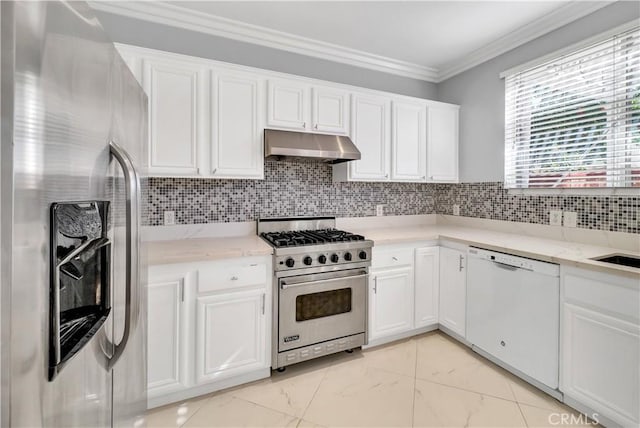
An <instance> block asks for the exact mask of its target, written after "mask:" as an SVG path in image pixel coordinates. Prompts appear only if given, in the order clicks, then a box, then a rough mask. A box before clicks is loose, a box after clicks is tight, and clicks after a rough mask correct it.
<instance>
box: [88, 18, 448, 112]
mask: <svg viewBox="0 0 640 428" xmlns="http://www.w3.org/2000/svg"><path fill="white" fill-rule="evenodd" d="M96 14H97V15H98V19H99V20H100V23H102V26H103V27H104V29H105V30H106V32H107V33H108V34H109V36H110V37H111V39H112V40H113V41H114V42H119V43H127V44H131V45H135V46H142V47H146V48H152V49H159V50H164V51H169V52H175V53H181V54H185V55H192V56H198V57H203V58H209V59H214V60H218V61H224V62H230V63H234V64H242V65H247V66H251V67H258V68H263V69H267V70H274V71H279V72H283V73H291V74H296V75H299V76H306V77H311V78H315V79H322V80H329V81H332V82H339V83H344V84H348V85H355V86H361V87H364V88H371V89H377V90H381V91H389V92H394V93H398V94H404V95H409V96H414V97H421V98H429V99H436V85H435V84H433V83H429V82H424V81H422V80H417V79H411V78H407V77H400V76H394V75H391V74H387V73H382V72H378V71H373V70H367V69H363V68H359V67H354V66H350V65H346V64H340V63H335V62H332V61H327V60H323V59H318V58H312V57H308V56H304V55H298V54H295V53H290V52H285V51H281V50H278V49H272V48H267V47H263V46H258V45H253V44H250V43H244V42H239V41H235V40H230V39H225V38H222V37H216V36H211V35H208V34H203V33H198V32H194V31H188V30H183V29H180V28H174V27H169V26H165V25H161V24H155V23H151V22H146V21H142V20H137V19H132V18H126V17H123V16H119V15H114V14H109V13H105V12H100V11H96Z"/></svg>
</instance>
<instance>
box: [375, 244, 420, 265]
mask: <svg viewBox="0 0 640 428" xmlns="http://www.w3.org/2000/svg"><path fill="white" fill-rule="evenodd" d="M412 264H413V248H399V249H394V250H389V249H385V250H377V249H376V248H375V247H374V248H373V253H372V256H371V267H372V268H374V269H378V268H387V267H391V268H393V267H396V266H405V265H409V266H410V265H412Z"/></svg>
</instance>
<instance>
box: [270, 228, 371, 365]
mask: <svg viewBox="0 0 640 428" xmlns="http://www.w3.org/2000/svg"><path fill="white" fill-rule="evenodd" d="M335 224H336V220H335V217H303V218H279V219H260V220H258V234H259V235H260V236H261V237H262V238H263V239H264V240H266V241H267V242H268V243H269V244H271V246H273V247H274V256H273V266H274V276H273V290H274V291H273V337H272V344H273V346H272V359H271V367H272V368H274V369H278V370H280V371H282V370H284V367H286V366H288V365H291V364H295V363H298V362H301V361H305V360H309V359H311V358H316V357H320V356H323V355H328V354H333V353H335V352H340V351H349V350H352V349H354V348H357V347H360V346H362V345H365V344H366V343H367V328H366V327H367V284H368V276H369V266H370V265H371V247H372V246H373V242H372V241H370V240H366V239H364V237H363V236H361V235H355V234H352V233H349V232H344V231H341V230H336V229H335Z"/></svg>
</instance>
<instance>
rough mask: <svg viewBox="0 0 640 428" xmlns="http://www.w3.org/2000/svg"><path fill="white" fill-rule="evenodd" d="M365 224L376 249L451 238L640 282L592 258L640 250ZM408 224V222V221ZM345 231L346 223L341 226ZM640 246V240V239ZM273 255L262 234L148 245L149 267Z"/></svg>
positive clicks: (636, 273) (356, 229)
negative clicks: (626, 277)
mask: <svg viewBox="0 0 640 428" xmlns="http://www.w3.org/2000/svg"><path fill="white" fill-rule="evenodd" d="M360 223H362V224H363V225H364V226H356V225H355V224H348V225H345V226H348V227H346V230H349V232H353V233H357V234H361V235H364V236H365V238H367V239H371V240H373V241H374V243H375V246H380V245H392V244H402V243H409V242H417V241H430V240H436V239H446V240H450V241H454V242H458V243H461V244H465V245H473V246H477V247H481V248H486V249H488V250H494V251H500V252H505V253H510V254H514V255H518V256H522V257H529V258H532V259H537V260H542V261H548V262H553V263H559V264H567V265H572V266H576V267H582V268H589V269H594V270H598V271H601V272H609V273H614V274H623V275H625V276H631V277H633V278H638V281H639V286H640V269H638V268H632V267H627V266H620V265H614V264H610V263H603V262H597V261H594V260H590V259H591V258H593V257H600V256H606V255H610V254H618V253H623V254H631V255H634V256H636V257H640V252H638V251H631V250H628V249H627V250H622V249H616V248H613V247H610V246H600V245H591V244H586V243H578V242H572V241H568V240H563V239H558V240H556V239H550V238H549V237H548V236H547V237H544V238H541V237H537V236H531V235H528V234H520V233H514V232H500V231H496V230H490V229H485V228H482V227H467V226H461V225H452V224H435V221H433V222H432V223H430V224H411V225H406V226H397V227H390V226H389V224H375V225H374V224H370V223H367V222H366V221H365V222H360ZM405 224H406V223H405ZM338 226H339V227H341V225H338ZM638 241H639V243H640V236H638ZM272 253H273V249H272V248H271V246H269V244H267V243H266V242H265V241H263V240H262V239H261V238H260V237H258V236H257V235H251V234H249V235H242V236H228V237H219V238H216V237H208V238H195V239H193V238H192V239H175V240H166V241H153V242H149V243H148V254H149V264H150V265H159V264H173V263H188V262H196V261H207V260H220V259H229V258H236V257H250V256H265V255H270V254H272Z"/></svg>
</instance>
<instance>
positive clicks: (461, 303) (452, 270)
mask: <svg viewBox="0 0 640 428" xmlns="http://www.w3.org/2000/svg"><path fill="white" fill-rule="evenodd" d="M466 258H467V254H466V253H465V252H463V251H461V250H457V249H453V248H447V247H440V296H439V299H440V307H439V319H440V325H442V326H444V327H446V328H448V329H449V330H451V331H452V332H453V333H455V334H457V335H459V336H460V337H461V338H464V337H465V334H466V329H465V322H466V298H467V272H466Z"/></svg>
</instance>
